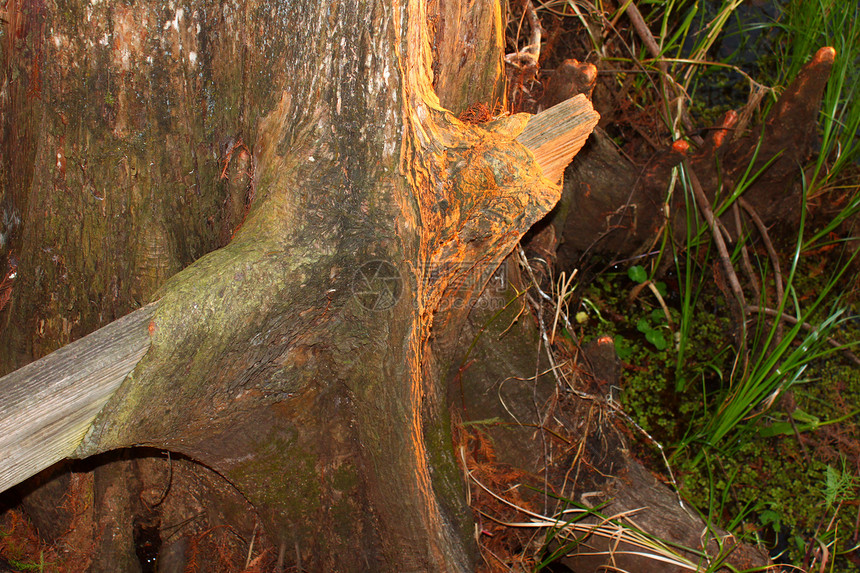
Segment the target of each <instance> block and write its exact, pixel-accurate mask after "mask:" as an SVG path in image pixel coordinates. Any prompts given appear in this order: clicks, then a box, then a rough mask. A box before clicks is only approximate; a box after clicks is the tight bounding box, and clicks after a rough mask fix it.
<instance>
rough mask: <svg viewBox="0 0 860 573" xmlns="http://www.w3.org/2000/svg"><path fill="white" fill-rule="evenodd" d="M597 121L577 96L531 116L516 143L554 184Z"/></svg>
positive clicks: (595, 114) (597, 116) (586, 105)
mask: <svg viewBox="0 0 860 573" xmlns="http://www.w3.org/2000/svg"><path fill="white" fill-rule="evenodd" d="M599 119H600V114H598V113H597V112H596V111H594V108H593V107H591V102H590V101H588V98H587V97H585V96H584V95H582V94H579V95H577V96H575V97H572V98H570V99H568V100H565V101H563V102H561V103H560V104H558V105H554V106H552V107H551V108H549V109H547V110H544V111H542V112H540V113H539V114H537V115H534V116H532V117H531V118H530V119H529V122H528V125H526V128H525V129H524V130H523V132H522V133H521V134H520V135H519V136H518V137H517V141H519V142H520V143H522V144H523V145H525V146H526V147H528V148H529V150H530V151H531V152H532V153H533V154H534V156H535V159H536V160H537V162H538V164H539V165H540V166H541V169H543V173H544V176H545V177H546V178H547V179H549V180H550V181H553V182H556V181H558V180H559V179H561V176H562V175H564V169H565V168H566V167H567V165H568V164H569V163H570V162H571V160H572V159H573V157H574V155H576V154H577V153H579V150H580V149H582V146H583V145H585V141H586V140H587V139H588V136H589V135H591V132H592V131H594V128H595V126H597V121H598V120H599Z"/></svg>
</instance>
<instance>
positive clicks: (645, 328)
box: [627, 265, 672, 350]
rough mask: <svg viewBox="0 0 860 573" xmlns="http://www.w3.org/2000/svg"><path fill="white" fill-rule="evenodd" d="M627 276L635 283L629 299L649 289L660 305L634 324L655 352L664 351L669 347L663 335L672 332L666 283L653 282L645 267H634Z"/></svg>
mask: <svg viewBox="0 0 860 573" xmlns="http://www.w3.org/2000/svg"><path fill="white" fill-rule="evenodd" d="M627 276H628V277H630V280H632V281H633V282H635V283H637V287H636V289H634V294H632V295H631V298H633V297H635V296H636V295H638V293H639V291H640V290H642V289H643V288H646V287H647V288H649V289H650V290H651V292H652V293H654V296H655V298H656V299H657V301H658V302H659V303H660V308H659V309H657V308H655V309H654V310H652V311H651V315H650V317H648V318H645V317H641V318H640V319H639V320H638V321H637V322H636V329H637V330H638V331H639V332H641V333H642V334H644V335H645V340H647V341H648V342H649V343H651V344H652V345H653V346H654V347H655V348H656V349H657V350H666V349H667V348H668V347H669V342H668V341H667V340H666V336H665V335H664V333H669V334H670V340H671V332H672V315H671V313H670V312H669V308H668V307H667V306H666V301H665V296H666V283H664V282H654V281H652V280H651V279H650V278H649V277H648V273H647V271H646V270H645V267H642V266H641V265H634V266H632V267H630V268H629V269H628V271H627Z"/></svg>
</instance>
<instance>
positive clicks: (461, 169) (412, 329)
mask: <svg viewBox="0 0 860 573" xmlns="http://www.w3.org/2000/svg"><path fill="white" fill-rule="evenodd" d="M490 4H492V5H493V6H492V7H493V8H494V9H485V10H483V12H475V13H476V14H485V15H484V16H481V17H479V18H476V19H475V20H472V21H470V23H469V24H468V25H469V26H471V27H474V28H475V29H477V28H478V27H479V23H480V22H482V21H484V20H486V18H494V19H497V18H498V9H497V8H498V7H497V6H495V4H494V3H486V6H484V8H486V7H487V6H490ZM13 9H15V6H14V5H13ZM425 10H426V7H425V5H424V3H423V2H420V1H418V0H411V1H409V2H405V3H402V4H401V3H398V2H391V1H390V0H369V1H367V2H364V3H362V5H361V6H360V7H356V6H354V5H353V4H350V3H334V4H329V5H326V6H325V7H324V8H321V7H320V6H319V5H318V4H316V3H313V2H305V3H291V4H289V5H284V4H283V3H280V2H266V1H260V2H257V1H250V0H249V1H247V2H244V3H241V4H231V5H221V4H220V3H215V2H211V3H210V2H186V3H181V4H179V5H173V4H171V5H170V6H167V7H165V6H163V5H160V4H157V5H156V4H151V5H143V6H139V7H135V8H134V9H132V8H131V7H126V6H119V5H113V4H111V3H102V4H96V5H93V4H89V3H83V2H81V3H76V2H72V3H70V4H69V6H66V7H65V8H64V9H60V6H58V5H54V4H47V5H46V7H45V10H44V12H40V13H38V14H34V13H30V14H29V15H25V16H26V17H27V18H30V19H31V21H32V22H36V23H38V24H39V26H38V27H37V28H38V30H39V32H38V33H32V34H24V40H23V41H24V42H25V43H29V44H28V45H30V46H31V51H30V52H25V51H22V50H19V51H16V52H14V53H13V51H11V50H7V52H6V54H5V57H4V65H5V68H4V69H5V70H6V71H7V73H6V76H5V80H4V81H5V82H6V84H5V85H4V90H6V88H7V87H12V88H16V89H18V91H15V92H14V94H13V91H14V90H11V91H8V92H7V93H10V94H13V95H11V96H10V97H9V98H8V99H5V100H4V102H3V103H4V106H3V129H4V132H3V141H4V145H6V146H7V147H8V146H11V145H12V143H11V142H12V141H13V140H14V139H15V129H16V126H17V124H18V123H19V122H22V121H23V122H26V121H36V122H37V123H38V125H39V128H38V129H37V130H35V131H34V132H33V135H32V137H31V138H29V139H26V138H25V140H24V141H23V143H22V146H23V148H24V149H25V150H29V151H28V152H29V153H30V154H31V155H32V156H33V159H32V161H30V162H28V163H24V164H23V165H22V169H21V170H20V171H16V169H18V168H19V167H18V166H17V165H15V164H13V163H11V162H10V160H9V159H7V158H8V157H10V156H4V159H3V174H4V177H5V179H4V188H3V193H4V195H3V202H4V203H3V204H4V205H6V206H8V209H10V210H12V211H14V212H15V213H20V218H21V221H22V223H21V225H20V227H19V228H16V229H15V230H14V231H13V232H12V233H11V234H10V240H9V243H8V246H7V245H4V251H3V256H4V257H5V258H6V259H7V260H11V258H12V257H13V256H14V257H15V259H16V260H17V261H19V262H20V264H19V266H18V269H19V271H18V273H19V274H18V278H17V279H16V284H15V285H14V288H13V291H12V298H11V302H10V304H9V305H8V307H7V308H6V309H5V310H4V311H3V312H4V315H3V321H4V322H3V330H4V337H3V344H2V350H0V356H2V358H3V363H2V364H3V368H4V370H12V369H14V368H15V367H18V366H20V365H22V364H23V363H25V362H27V361H29V360H30V359H32V358H36V357H38V356H40V355H42V354H45V353H46V352H48V351H50V350H52V349H54V348H57V347H59V346H62V345H63V344H65V343H67V342H69V341H70V340H72V339H74V338H77V337H78V336H80V335H81V334H84V333H86V332H88V331H90V330H92V329H93V328H95V327H96V326H98V325H100V324H103V323H105V322H108V321H109V320H111V319H112V318H114V317H116V316H118V315H121V314H123V313H124V312H125V311H127V310H130V309H131V308H134V307H135V306H137V305H138V304H139V303H141V302H143V301H146V300H149V299H158V300H159V303H158V306H157V309H156V310H155V314H154V316H153V318H152V320H151V322H150V323H149V325H148V332H149V335H150V337H151V346H150V349H149V351H148V353H147V354H146V356H145V357H144V358H143V359H142V360H141V362H140V363H138V365H137V367H136V368H135V370H134V371H133V372H132V373H131V374H130V375H129V377H128V378H127V379H126V380H125V382H124V383H123V384H122V386H121V387H120V388H119V389H118V390H117V391H116V393H115V394H114V395H113V396H112V397H111V398H110V400H109V401H108V403H107V405H106V406H105V407H104V408H103V409H102V410H101V412H100V413H99V415H98V416H97V418H96V420H95V422H94V423H93V425H92V427H91V428H90V430H89V432H88V433H87V435H86V436H85V438H84V440H83V441H82V442H81V444H80V445H79V447H78V448H77V450H76V452H75V454H74V455H75V456H76V457H80V458H87V457H90V456H94V455H97V454H101V453H104V452H109V451H113V450H117V449H123V448H131V447H141V446H145V447H153V448H157V449H158V450H166V451H170V452H175V453H178V454H181V455H182V456H184V457H185V458H187V459H190V460H194V461H195V462H197V463H199V464H202V465H204V466H206V467H208V468H211V469H213V470H215V471H216V472H217V473H218V474H219V475H221V476H223V477H224V478H225V479H226V480H227V481H228V482H229V483H230V484H232V486H234V487H235V488H236V489H237V490H238V491H239V492H241V494H242V496H244V498H245V499H247V500H248V501H249V502H250V503H251V504H252V505H253V507H254V508H255V510H256V512H257V513H258V515H259V516H260V519H261V521H262V523H263V525H264V528H265V530H266V532H267V534H268V536H269V538H270V539H271V540H272V542H273V543H274V544H275V545H276V546H279V547H281V548H282V551H281V555H280V558H279V561H280V562H281V564H283V562H284V560H285V559H286V560H287V562H293V563H294V564H299V563H302V564H303V565H304V566H305V567H309V568H311V569H313V570H332V571H334V570H339V571H350V570H355V571H359V570H378V571H383V570H391V571H456V570H460V571H466V570H470V569H472V566H473V559H474V553H473V541H472V530H471V523H470V517H469V513H468V511H467V508H466V506H465V495H464V492H463V483H462V477H461V474H460V472H459V470H458V469H457V468H456V466H455V464H454V459H453V456H452V444H451V433H450V432H451V430H450V421H449V418H448V413H447V404H446V401H445V396H446V389H445V387H444V384H443V378H442V373H443V372H444V371H445V370H446V368H447V367H448V363H449V361H450V360H451V355H450V352H451V348H450V346H449V344H450V341H452V340H455V339H456V333H457V331H458V329H459V326H460V324H461V323H462V321H463V319H464V317H465V312H466V310H467V309H468V307H469V305H470V304H471V301H472V300H474V297H475V296H476V294H477V293H478V292H479V291H480V290H481V288H482V287H483V284H484V283H485V282H486V281H487V279H488V278H489V276H490V275H491V274H492V272H493V270H494V269H495V268H496V267H498V265H499V264H500V262H501V261H502V259H503V258H504V257H505V255H506V254H507V253H508V252H509V251H510V250H511V249H512V248H513V246H514V245H515V244H516V242H517V241H518V240H519V238H520V237H521V236H522V234H523V233H524V232H525V231H526V230H527V229H528V228H529V227H530V226H531V225H532V224H533V223H534V222H535V221H537V220H538V219H540V218H541V217H543V216H544V215H545V214H546V213H547V212H548V211H549V210H550V209H551V208H552V206H553V205H554V204H555V202H556V201H557V200H558V197H559V194H560V189H559V188H558V187H557V186H556V184H555V182H554V181H551V180H549V179H547V178H546V177H544V174H543V172H542V169H541V166H540V164H539V163H538V162H537V161H536V158H535V155H533V154H532V152H530V151H529V149H527V147H526V146H524V145H523V144H522V143H520V142H518V141H517V140H516V138H517V136H519V135H520V134H521V133H522V132H523V130H524V129H525V128H526V124H527V120H528V118H527V117H524V116H513V117H510V118H500V119H497V120H496V121H493V122H491V123H487V124H484V125H470V124H464V123H463V122H461V121H459V120H457V119H456V118H455V117H454V116H453V115H452V114H451V113H450V112H449V111H447V110H446V109H445V108H444V107H443V106H442V105H441V104H440V102H439V98H438V97H437V95H436V93H435V92H434V91H433V84H432V82H433V77H432V73H431V42H430V32H429V29H428V25H427V22H428V14H427V13H426V12H425ZM16 13H17V12H16ZM21 13H22V14H24V12H21ZM440 14H449V12H446V11H444V10H441V11H440ZM441 17H442V18H445V17H450V16H441ZM451 25H452V26H453V24H451ZM461 25H462V23H461ZM37 28H32V29H37ZM448 29H451V28H448ZM437 31H438V28H437ZM12 37H14V38H15V39H16V41H17V39H18V34H17V33H16V34H13V35H12ZM437 40H438V38H437ZM442 41H443V43H444V42H447V40H444V36H443V40H442ZM439 53H443V52H442V51H441V50H440V52H439ZM492 53H493V50H488V51H487V54H488V57H487V58H485V59H483V60H481V61H482V62H483V63H484V64H486V63H487V61H488V59H492V58H490V56H491V55H492ZM33 54H41V55H40V56H38V58H41V59H37V60H36V61H37V62H40V63H38V65H35V64H32V61H33V59H34V58H37V56H34V55H33ZM27 58H30V60H29V61H30V62H31V67H30V68H29V71H28V70H27V69H26V68H21V69H23V70H24V72H21V71H20V70H19V71H18V72H17V73H18V74H19V75H18V76H16V75H15V74H14V73H12V72H11V71H10V70H12V69H13V68H14V69H19V68H16V67H15V66H17V65H18V63H17V62H18V60H19V59H23V60H27ZM39 66H40V67H39ZM37 68H38V69H39V71H38V72H36V71H35V70H36V69H37ZM488 69H489V68H488ZM493 69H495V71H493ZM493 69H490V71H489V72H488V73H487V75H486V79H485V80H484V81H483V82H481V83H482V84H483V90H482V91H480V92H478V93H481V94H492V93H497V91H496V90H497V83H498V82H500V73H501V70H500V69H499V67H498V66H496V68H493ZM37 73H38V74H40V76H39V80H38V81H39V82H40V83H39V84H38V85H39V86H40V93H39V94H38V97H36V98H33V97H32V96H29V97H30V99H27V97H28V95H27V94H26V92H23V91H22V89H19V88H20V86H21V85H23V84H26V82H27V81H29V82H30V84H34V82H36V80H35V75H36V74H37ZM443 73H444V72H443ZM451 74H452V76H451V77H448V76H444V77H442V78H440V79H439V81H440V82H441V84H440V85H448V84H445V81H448V82H450V86H451V87H450V88H446V90H445V93H447V94H452V93H454V94H461V92H459V91H457V90H458V89H459V88H461V87H462V83H463V81H465V80H463V79H462V78H461V77H460V76H456V75H454V73H453V71H452V72H451ZM458 78H459V79H458ZM443 80H444V81H443ZM468 80H469V81H472V80H471V78H469V79H468ZM22 93H23V94H24V95H21V94H22ZM462 93H467V92H462ZM468 93H471V92H468ZM471 97H485V96H484V95H481V96H474V95H454V96H449V98H450V101H451V103H450V105H452V106H454V104H455V103H459V104H460V105H461V106H463V107H465V105H468V103H469V102H468V101H464V99H463V98H471ZM583 101H584V100H583ZM26 105H29V106H32V107H33V108H34V110H35V111H33V110H29V109H25V108H26ZM39 114H41V115H39ZM34 117H35V118H36V119H33V118H34ZM596 121H597V118H596V114H593V112H592V113H591V115H590V116H589V119H588V120H587V121H585V122H583V123H582V124H581V125H580V127H579V130H580V131H579V135H581V136H582V137H580V138H579V139H580V140H582V139H584V136H585V135H587V133H588V132H589V131H590V130H591V128H592V127H593V125H594V123H596ZM39 122H41V123H39ZM580 145H581V142H580ZM19 159H20V158H19ZM20 160H21V161H22V162H23V159H20ZM19 173H23V175H20V174H19ZM27 177H31V178H32V180H31V181H29V180H27ZM10 182H14V183H10ZM4 208H6V207H4ZM228 238H229V239H230V242H229V244H227V245H226V246H225V245H224V243H225V241H226V240H227V239H228ZM218 247H222V248H218ZM216 249H217V250H216ZM207 252H208V254H206V255H204V256H201V255H203V254H204V253H207ZM191 261H194V262H193V264H190V266H187V268H185V269H184V270H182V271H181V272H179V273H178V274H174V273H176V271H178V270H179V269H180V268H182V267H185V266H186V265H189V263H191ZM171 275H173V276H171ZM168 277H170V278H169V280H166V279H168ZM165 280H166V282H165ZM464 284H465V285H468V286H467V287H466V288H463V285H464ZM451 301H456V302H457V303H458V304H451ZM118 463H119V465H120V469H118V470H117V471H116V472H114V471H107V470H105V471H102V472H100V473H98V474H97V475H96V476H95V480H96V482H97V483H96V485H95V486H94V489H93V491H94V494H95V495H96V496H97V497H98V498H99V499H104V498H106V497H111V499H114V500H116V503H118V504H120V505H121V506H122V507H125V508H128V507H131V506H132V505H134V504H135V503H136V502H134V501H133V500H132V498H131V497H129V498H127V499H126V498H124V497H123V496H122V495H119V496H117V495H114V494H112V493H111V492H112V491H113V490H112V489H111V485H112V484H115V483H116V481H117V480H118V479H121V478H120V477H117V476H122V475H126V474H124V473H123V472H126V471H128V468H125V469H122V465H123V464H132V465H134V464H135V463H137V462H135V461H134V460H132V461H130V462H129V461H122V460H121V461H120V462H118ZM135 487H136V489H137V490H140V496H142V495H143V490H144V486H143V485H142V484H139V487H138V486H135ZM129 495H131V493H130V492H129ZM140 496H138V497H140ZM132 497H133V496H132ZM99 503H100V502H97V506H98V507H105V506H104V504H101V505H98V504H99ZM135 507H136V506H135ZM133 509H135V508H132V510H129V511H118V512H116V515H114V516H103V517H104V518H105V519H104V523H105V524H106V525H105V527H107V528H110V527H114V525H116V527H119V528H120V529H122V523H125V524H126V525H127V524H128V523H127V522H128V521H129V520H133V519H136V517H134V515H133V514H134V513H135V511H133ZM136 509H137V510H139V511H137V513H140V511H142V510H140V508H139V507H136ZM138 517H139V516H138ZM109 518H114V519H119V520H120V522H122V523H117V524H113V522H112V521H111V519H109ZM99 519H102V518H101V517H100V518H99ZM146 523H147V526H151V523H150V522H148V521H147V522H146ZM104 539H105V540H107V541H106V542H105V543H102V544H100V545H99V547H100V548H101V549H100V550H98V551H97V556H96V558H95V559H94V561H93V565H92V566H91V570H94V571H96V570H105V566H104V564H106V563H110V562H114V563H131V562H132V561H133V558H132V556H130V555H129V552H130V551H131V549H130V544H129V540H128V539H127V538H126V537H122V536H120V537H118V538H115V539H117V541H116V542H110V539H111V538H104ZM284 547H291V548H295V549H294V551H291V552H288V554H287V555H286V556H285V555H284V552H283V548H284ZM112 560H113V561H112ZM100 563H101V564H102V565H99V564H100Z"/></svg>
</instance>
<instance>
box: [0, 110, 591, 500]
mask: <svg viewBox="0 0 860 573" xmlns="http://www.w3.org/2000/svg"><path fill="white" fill-rule="evenodd" d="M597 119H598V115H597V113H596V112H595V111H594V110H593V109H592V108H591V104H590V102H589V101H588V100H587V99H586V98H585V97H584V96H577V97H575V98H571V99H569V100H567V101H565V102H562V103H561V104H558V105H557V106H554V107H552V108H550V109H548V110H546V111H544V112H542V113H540V114H538V115H535V116H532V117H531V118H530V120H529V122H528V124H527V126H526V128H525V130H524V131H523V133H522V134H521V135H520V136H519V138H518V140H519V141H520V142H521V143H523V144H524V145H525V146H526V147H528V148H529V149H530V150H531V151H532V152H533V153H534V155H535V157H536V159H537V161H538V164H540V165H541V167H542V169H543V170H544V174H545V175H547V178H549V179H551V180H553V179H558V178H559V177H560V176H561V174H562V173H563V171H564V168H565V167H566V165H567V163H569V162H570V159H572V158H573V156H574V155H575V154H576V152H578V151H579V149H580V148H581V147H582V145H583V144H584V143H585V140H586V139H587V137H588V135H589V134H590V133H591V130H592V129H594V126H595V125H596V124H597ZM156 307H157V303H153V304H150V305H148V306H146V307H144V308H141V309H139V310H137V311H135V312H133V313H131V314H129V315H128V316H125V317H123V318H121V319H119V320H117V321H114V322H112V323H110V324H109V325H107V326H105V327H104V328H102V329H100V330H97V331H96V332H94V333H92V334H90V335H89V336H86V337H84V338H82V339H80V340H77V341H75V342H73V343H71V344H69V345H67V346H64V347H63V348H61V349H59V350H57V351H56V352H53V353H51V354H49V355H48V356H45V357H44V358H42V359H41V360H37V361H36V362H33V363H31V364H28V365H27V366H25V367H23V368H21V369H19V370H16V371H15V372H12V373H11V374H9V375H7V376H5V377H3V378H0V457H2V458H3V459H4V460H6V463H5V464H4V465H3V467H0V491H4V490H6V489H8V488H10V487H12V486H14V485H16V484H18V483H20V482H22V481H23V480H25V479H27V478H28V477H30V476H32V475H34V474H36V473H37V472H39V471H41V470H42V469H44V468H46V467H49V466H50V465H52V464H54V463H56V462H58V461H60V460H61V459H63V458H65V457H67V456H69V455H70V454H71V453H72V452H74V450H75V449H76V448H77V447H78V445H79V444H80V442H81V439H82V438H83V437H84V435H85V434H86V432H87V430H88V429H89V427H90V423H91V422H92V420H93V418H95V416H96V414H97V413H98V412H99V411H100V409H101V408H102V406H103V405H104V404H105V402H107V400H108V398H109V397H110V396H111V395H112V394H113V392H114V390H116V388H118V387H119V385H120V384H121V383H122V381H123V380H124V379H125V377H126V376H127V375H128V373H129V372H131V370H132V369H133V368H134V366H135V365H136V364H137V362H138V361H139V360H140V358H141V357H142V356H143V355H144V354H145V353H146V351H147V349H148V348H149V343H150V336H149V332H148V328H147V327H148V324H149V321H150V320H151V318H152V316H153V315H154V313H155V309H156Z"/></svg>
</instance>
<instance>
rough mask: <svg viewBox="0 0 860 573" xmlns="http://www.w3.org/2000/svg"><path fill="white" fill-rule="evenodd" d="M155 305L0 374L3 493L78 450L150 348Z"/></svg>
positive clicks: (0, 447) (0, 475) (0, 459)
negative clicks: (150, 329) (121, 385)
mask: <svg viewBox="0 0 860 573" xmlns="http://www.w3.org/2000/svg"><path fill="white" fill-rule="evenodd" d="M157 304H158V303H152V304H149V305H147V306H145V307H143V308H140V309H138V310H136V311H134V312H132V313H131V314H128V315H126V316H124V317H123V318H120V319H119V320H115V321H114V322H112V323H110V324H108V325H107V326H105V327H103V328H101V329H99V330H97V331H95V332H93V333H92V334H90V335H88V336H85V337H84V338H81V339H80V340H76V341H75V342H72V343H71V344H68V345H66V346H64V347H62V348H60V349H59V350H57V351H55V352H52V353H51V354H49V355H47V356H45V357H44V358H41V359H39V360H37V361H35V362H32V363H30V364H28V365H27V366H24V367H23V368H20V369H18V370H16V371H14V372H12V373H11V374H8V375H6V376H4V377H3V378H0V492H2V491H5V490H6V489H8V488H10V487H12V486H14V485H16V484H18V483H21V482H22V481H24V480H25V479H27V478H28V477H30V476H32V475H34V474H36V473H38V472H39V471H41V470H43V469H45V468H47V467H49V466H51V465H52V464H54V463H56V462H58V461H60V460H62V459H63V458H65V457H67V456H69V455H70V454H71V453H72V452H74V451H75V449H76V448H77V446H78V444H79V443H80V442H81V439H83V437H84V434H85V433H86V431H87V429H88V428H89V426H90V424H91V423H92V421H93V418H95V416H96V414H98V412H99V410H101V408H102V406H104V404H105V402H107V400H108V398H110V396H111V395H112V394H113V392H114V391H115V390H116V389H117V388H118V387H119V385H120V384H121V383H122V381H123V380H124V379H125V377H126V376H127V375H128V373H129V372H131V371H132V369H133V368H134V366H135V365H136V364H137V363H138V361H139V360H140V359H141V358H142V357H143V355H144V354H146V351H147V350H148V349H149V341H150V338H149V322H150V320H151V319H152V316H153V315H154V313H155V309H156V308H157Z"/></svg>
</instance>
